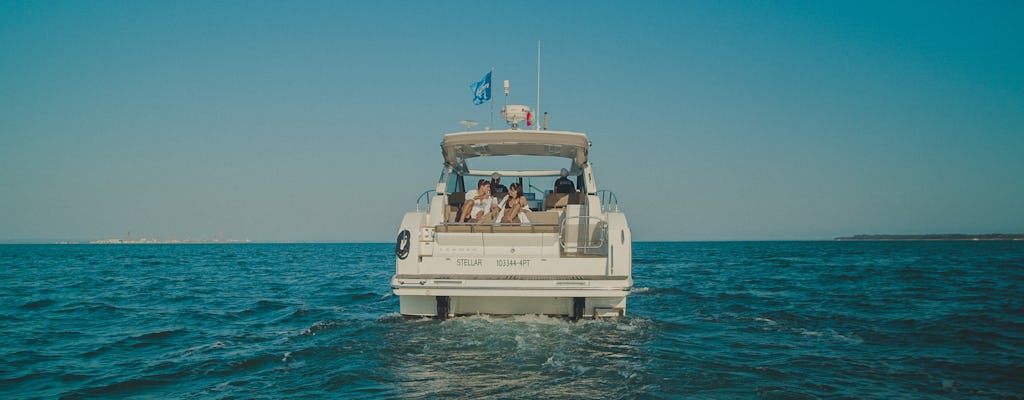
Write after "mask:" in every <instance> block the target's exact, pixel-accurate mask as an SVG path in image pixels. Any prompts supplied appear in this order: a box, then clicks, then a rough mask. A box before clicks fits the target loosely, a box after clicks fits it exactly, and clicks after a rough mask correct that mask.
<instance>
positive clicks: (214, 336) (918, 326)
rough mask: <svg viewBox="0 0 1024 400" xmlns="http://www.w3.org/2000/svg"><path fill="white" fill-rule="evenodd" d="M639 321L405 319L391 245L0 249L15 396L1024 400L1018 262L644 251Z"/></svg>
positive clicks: (970, 246)
mask: <svg viewBox="0 0 1024 400" xmlns="http://www.w3.org/2000/svg"><path fill="white" fill-rule="evenodd" d="M634 256H635V259H634V266H633V268H634V269H633V271H634V276H635V280H636V288H635V291H634V292H633V294H632V295H631V296H630V298H629V307H628V312H629V314H630V315H629V316H628V317H626V318H623V319H619V320H605V321H584V322H579V323H571V322H567V321H563V320H560V319H552V318H547V317H540V316H521V317H512V318H491V317H466V318H458V319H453V320H449V321H444V322H438V321H433V320H405V319H403V318H401V317H399V316H398V315H397V314H396V312H397V310H398V301H397V298H395V297H394V296H392V295H391V294H390V287H389V279H390V276H391V274H392V272H393V268H394V256H393V254H392V245H391V244H266V245H264V244H244V245H123V246H121V245H7V246H0V314H2V315H0V321H2V324H0V398H46V399H49V398H68V399H78V398H185V399H188V398H203V399H221V398H225V399H226V398H242V399H259V398H267V399H279V398H412V399H435V398H466V399H477V398H507V399H521V398H587V399H592V398H610V399H614V398H628V399H632V398H687V399H690V398H692V399H733V398H751V399H754V398H768V399H813V398H875V399H891V398H904V399H929V398H934V399H977V398H1024V243H1021V242H739V243H637V244H635V245H634Z"/></svg>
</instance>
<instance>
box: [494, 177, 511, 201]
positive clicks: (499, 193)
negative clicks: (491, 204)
mask: <svg viewBox="0 0 1024 400" xmlns="http://www.w3.org/2000/svg"><path fill="white" fill-rule="evenodd" d="M506 193H508V188H507V187H505V185H502V184H501V174H499V173H497V172H495V173H493V174H491V194H493V195H494V197H497V198H499V199H500V198H502V197H503V196H505V194H506Z"/></svg>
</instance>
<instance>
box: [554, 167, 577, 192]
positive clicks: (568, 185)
mask: <svg viewBox="0 0 1024 400" xmlns="http://www.w3.org/2000/svg"><path fill="white" fill-rule="evenodd" d="M568 176H569V170H567V169H565V168H562V177H561V178H558V180H556V181H555V193H576V185H573V184H572V181H571V180H569V178H568Z"/></svg>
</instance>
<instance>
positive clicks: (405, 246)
mask: <svg viewBox="0 0 1024 400" xmlns="http://www.w3.org/2000/svg"><path fill="white" fill-rule="evenodd" d="M395 255H396V256H398V259H399V260H404V259H405V258H406V257H409V230H408V229H404V230H402V231H401V232H399V233H398V239H395Z"/></svg>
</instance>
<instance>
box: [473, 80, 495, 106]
mask: <svg viewBox="0 0 1024 400" xmlns="http://www.w3.org/2000/svg"><path fill="white" fill-rule="evenodd" d="M469 88H470V89H472V90H473V104H476V105H481V104H484V103H486V102H487V101H488V100H490V99H491V73H490V72H488V73H487V75H484V79H481V80H480V82H477V83H473V84H470V85H469Z"/></svg>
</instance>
